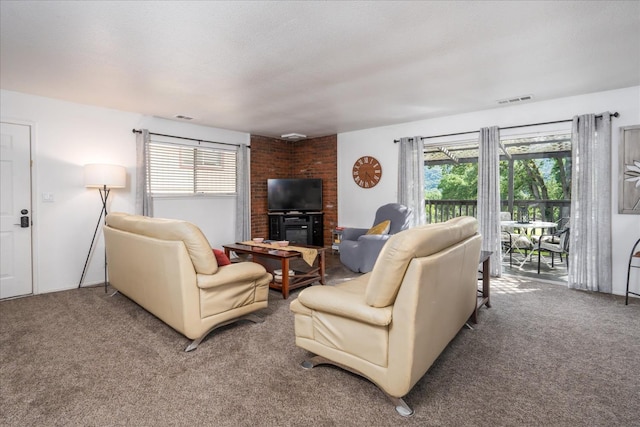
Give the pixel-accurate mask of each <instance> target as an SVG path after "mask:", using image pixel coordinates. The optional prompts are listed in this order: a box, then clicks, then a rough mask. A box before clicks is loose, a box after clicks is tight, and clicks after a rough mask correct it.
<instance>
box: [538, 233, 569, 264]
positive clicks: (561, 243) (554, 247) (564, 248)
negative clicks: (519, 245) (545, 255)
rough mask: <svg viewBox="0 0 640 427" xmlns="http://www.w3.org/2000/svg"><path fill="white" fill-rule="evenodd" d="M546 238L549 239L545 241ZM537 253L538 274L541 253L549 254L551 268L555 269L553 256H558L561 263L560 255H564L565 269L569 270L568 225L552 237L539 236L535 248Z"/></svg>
mask: <svg viewBox="0 0 640 427" xmlns="http://www.w3.org/2000/svg"><path fill="white" fill-rule="evenodd" d="M546 237H551V239H547V238H546ZM553 238H555V239H557V242H558V243H554V240H553ZM536 250H537V251H538V274H540V260H541V258H542V251H547V252H549V253H551V267H552V268H553V267H555V264H554V256H555V254H559V255H560V262H562V255H565V260H566V264H567V269H568V268H569V225H568V223H567V226H566V227H565V228H564V229H563V230H560V231H558V232H556V233H554V234H552V235H548V236H540V239H539V240H538V245H537V246H536Z"/></svg>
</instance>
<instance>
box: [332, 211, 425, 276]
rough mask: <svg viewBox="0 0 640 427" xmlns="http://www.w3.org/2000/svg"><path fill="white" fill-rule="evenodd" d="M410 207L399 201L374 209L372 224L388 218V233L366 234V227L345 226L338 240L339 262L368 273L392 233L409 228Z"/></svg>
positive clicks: (356, 270) (351, 268) (350, 268)
mask: <svg viewBox="0 0 640 427" xmlns="http://www.w3.org/2000/svg"><path fill="white" fill-rule="evenodd" d="M411 215H412V212H411V209H409V208H408V207H406V206H404V205H401V204H399V203H389V204H386V205H384V206H381V207H379V208H378V210H377V211H376V217H375V220H374V221H373V225H374V226H375V225H377V224H380V223H381V222H383V221H385V220H390V221H391V224H390V226H389V232H388V234H366V233H367V231H369V229H368V228H345V229H344V230H343V231H342V241H341V242H340V262H342V264H344V265H345V266H346V267H347V268H349V270H351V271H355V272H360V273H368V272H369V271H371V270H373V265H374V264H375V263H376V259H378V254H379V253H380V251H381V250H382V247H383V246H384V244H385V243H386V241H387V240H388V239H389V237H390V236H391V235H392V234H395V233H398V232H399V231H402V230H406V229H407V228H409V221H410V219H411Z"/></svg>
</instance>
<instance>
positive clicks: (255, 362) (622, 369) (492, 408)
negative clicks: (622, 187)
mask: <svg viewBox="0 0 640 427" xmlns="http://www.w3.org/2000/svg"><path fill="white" fill-rule="evenodd" d="M328 272H329V280H330V282H332V283H335V282H337V281H339V280H342V279H343V278H344V277H345V276H346V275H344V274H341V273H340V271H339V268H338V267H333V268H331V267H330V268H329V271H328ZM297 293H298V291H295V292H293V294H292V296H291V297H290V298H289V300H286V301H285V300H283V299H282V297H281V296H280V295H279V294H278V293H277V292H275V291H270V295H269V307H268V308H267V309H265V310H263V311H260V312H258V314H259V315H261V316H263V317H264V318H265V319H266V321H265V322H264V323H262V324H253V323H249V322H240V323H237V324H235V325H230V326H227V327H224V328H222V329H219V330H218V331H216V332H214V333H213V334H212V335H211V336H210V337H209V338H208V339H207V340H205V341H204V342H203V343H202V344H201V345H200V347H199V348H198V349H197V350H196V351H194V352H192V353H185V352H184V351H183V349H184V347H185V346H186V345H187V344H188V340H187V339H186V338H184V337H183V336H181V335H179V334H178V333H176V332H175V331H173V330H172V329H171V328H169V327H167V326H166V325H164V324H163V323H162V322H160V321H159V320H158V319H156V318H155V317H153V316H152V315H150V314H149V313H147V312H146V311H144V310H143V309H141V308H140V307H138V306H137V305H136V304H134V303H133V302H131V301H130V300H128V299H127V298H126V297H123V296H122V295H119V294H117V295H115V296H113V297H111V296H109V295H106V294H105V293H104V290H103V289H102V288H100V287H96V288H85V289H79V290H70V291H65V292H58V293H52V294H45V295H38V296H33V297H28V298H21V299H15V300H9V301H2V302H0V345H1V347H0V362H1V366H0V424H2V425H3V426H24V425H32V426H54V425H55V426H80V425H81V426H118V425H122V426H124V425H126V426H182V425H211V426H306V425H309V426H310V425H314V426H363V425H368V426H395V425H406V426H488V425H491V426H521V425H531V426H543V425H544V426H634V425H636V426H639V425H640V421H639V420H640V416H639V415H638V414H640V412H638V409H639V407H638V397H639V396H640V381H639V380H638V379H639V378H640V377H639V375H638V367H639V366H640V300H638V299H633V300H632V302H631V303H630V304H629V306H625V305H624V298H622V297H617V296H611V295H603V294H593V293H587V292H580V291H573V290H568V289H566V288H565V287H563V286H559V285H553V284H548V283H536V282H535V281H531V280H522V279H516V278H509V277H507V278H502V279H494V280H493V281H492V305H493V307H492V308H490V309H486V308H482V309H481V311H480V314H479V324H478V325H477V326H475V327H474V329H473V330H469V329H463V330H461V331H460V333H459V334H458V336H457V337H456V338H455V339H454V340H453V341H452V342H451V344H450V345H449V347H448V348H447V349H446V350H445V351H444V352H443V353H442V355H441V356H440V358H439V359H438V360H437V361H436V363H435V364H434V365H433V366H432V368H431V369H430V371H429V372H428V373H427V374H426V375H425V376H424V377H423V378H422V380H420V381H419V382H418V384H417V385H416V386H415V387H414V389H413V390H412V391H411V392H410V393H409V394H408V395H407V396H406V398H405V400H406V401H407V403H408V404H409V405H411V406H412V407H413V408H414V409H415V415H414V416H413V417H412V418H408V419H403V418H401V417H400V416H399V415H397V414H396V412H395V410H394V409H393V406H392V405H391V404H390V403H389V402H388V401H387V399H386V397H385V396H384V395H383V394H382V392H380V391H379V390H378V389H377V388H376V387H375V386H374V385H373V384H371V383H370V382H368V381H367V380H364V379H362V378H360V377H358V376H356V375H353V374H350V373H347V372H345V371H342V370H340V369H337V368H333V367H329V366H320V367H317V368H314V369H312V370H310V371H305V370H303V369H302V368H301V367H300V362H302V361H303V360H304V359H305V357H306V356H307V355H308V353H307V352H306V351H304V350H301V349H299V348H297V347H296V346H295V344H294V335H293V316H292V314H291V313H290V311H289V303H290V301H292V300H293V299H294V298H295V297H296V295H297Z"/></svg>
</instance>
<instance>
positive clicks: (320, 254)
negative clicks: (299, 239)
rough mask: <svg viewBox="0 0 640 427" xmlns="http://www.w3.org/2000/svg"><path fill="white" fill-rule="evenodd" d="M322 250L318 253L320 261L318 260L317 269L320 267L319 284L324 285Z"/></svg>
mask: <svg viewBox="0 0 640 427" xmlns="http://www.w3.org/2000/svg"><path fill="white" fill-rule="evenodd" d="M324 252H325V251H324V250H322V251H320V253H319V256H320V259H319V260H318V267H320V284H321V285H324V284H325V281H324V266H325V258H324Z"/></svg>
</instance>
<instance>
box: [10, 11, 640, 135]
mask: <svg viewBox="0 0 640 427" xmlns="http://www.w3.org/2000/svg"><path fill="white" fill-rule="evenodd" d="M0 8H1V9H0V18H1V23H0V55H1V57H0V85H1V87H2V89H7V90H14V91H19V92H25V93H31V94H35V95H41V96H46V97H52V98H59V99H64V100H69V101H74V102H79V103H85V104H92V105H98V106H104V107H109V108H114V109H118V110H125V111H132V112H138V113H143V114H146V115H153V116H158V117H164V118H169V119H171V118H174V116H176V115H186V116H190V117H193V118H194V120H192V123H194V124H201V125H208V126H214V127H219V128H226V129H233V130H238V131H243V132H250V133H253V134H259V135H266V136H280V135H281V134H285V133H291V132H297V133H302V134H306V135H308V136H310V137H311V136H321V135H328V134H333V133H338V132H345V131H351V130H358V129H365V128H371V127H376V126H383V125H390V124H396V123H404V122H409V121H414V120H421V119H426V118H432V117H438V116H445V115H451V114H456V113H462V112H468V111H476V110H482V109H488V108H496V107H498V104H497V101H498V100H501V99H504V98H512V97H516V96H522V95H529V94H531V95H533V96H534V101H540V100H547V99H553V98H558V97H565V96H571V95H579V94H584V93H591V92H598V91H603V90H610V89H617V88H623V87H629V86H635V85H640V2H639V1H604V2H600V1H572V2H562V1H554V2H546V1H544V2H543V1H531V2H529V1H513V2H510V1H497V2H493V1H478V2H465V1H455V2H444V1H433V2H432V1H424V2H419V1H411V2H399V1H398V2H384V1H375V2H358V1H345V2H338V1H331V2H324V1H323V2H315V1H306V2H303V1H298V2H289V1H286V2H279V1H268V2H249V1H243V2H224V1H217V2H206V1H197V2H188V1H179V2H178V1H176V2H173V1H161V2H155V1H142V2H137V1H122V2H116V1H97V2H93V1H84V2H79V1H78V2H76V1H74V2H71V1H62V2H59V1H46V2H44V1H37V2H30V1H17V2H16V1H7V0H2V1H1V2H0ZM525 102H530V101H525Z"/></svg>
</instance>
